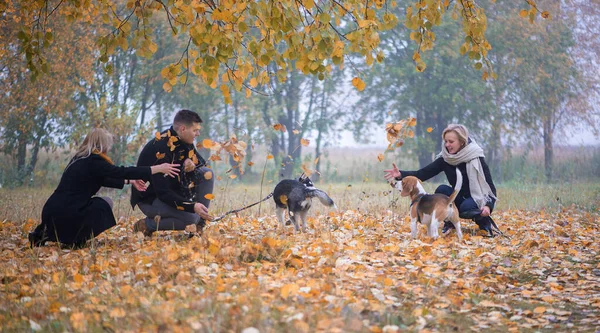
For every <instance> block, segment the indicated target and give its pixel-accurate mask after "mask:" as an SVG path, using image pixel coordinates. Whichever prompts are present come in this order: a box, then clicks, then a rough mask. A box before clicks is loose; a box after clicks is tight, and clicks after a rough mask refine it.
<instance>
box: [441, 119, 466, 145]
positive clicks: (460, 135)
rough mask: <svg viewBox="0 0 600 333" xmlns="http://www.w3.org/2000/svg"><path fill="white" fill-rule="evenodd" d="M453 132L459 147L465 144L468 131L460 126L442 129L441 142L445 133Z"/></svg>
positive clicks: (449, 126)
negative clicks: (459, 144)
mask: <svg viewBox="0 0 600 333" xmlns="http://www.w3.org/2000/svg"><path fill="white" fill-rule="evenodd" d="M448 132H454V133H456V135H457V136H458V141H460V143H461V146H464V145H466V144H467V142H468V140H469V130H468V129H467V128H466V127H465V125H460V124H450V125H448V127H446V128H445V129H444V131H443V132H442V140H445V137H446V133H448Z"/></svg>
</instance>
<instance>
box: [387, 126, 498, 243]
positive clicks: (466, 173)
mask: <svg viewBox="0 0 600 333" xmlns="http://www.w3.org/2000/svg"><path fill="white" fill-rule="evenodd" d="M442 139H443V143H442V152H441V153H440V154H439V155H438V156H437V158H436V159H435V161H433V162H432V163H431V164H429V165H427V166H425V167H424V168H422V169H420V170H418V171H400V170H398V168H397V167H396V164H393V168H392V169H390V170H385V178H386V179H387V180H388V181H391V180H392V179H396V180H402V178H403V177H406V176H414V177H417V178H419V179H420V180H422V181H426V180H428V179H430V178H432V177H434V176H436V175H437V174H439V173H440V172H442V171H443V172H444V173H445V174H446V178H447V179H448V182H449V183H450V185H452V187H450V186H448V185H440V186H439V187H438V188H437V189H436V190H435V193H442V194H445V195H447V196H450V195H451V194H452V192H453V189H452V188H453V187H455V185H456V168H458V170H460V172H461V174H462V178H463V183H462V187H461V190H460V192H459V193H458V195H457V196H456V199H455V200H454V202H455V203H456V207H457V208H458V212H459V215H460V217H461V218H464V219H473V220H474V221H475V223H477V225H478V226H479V228H480V229H482V230H485V231H487V232H488V233H489V235H490V236H491V237H493V236H494V232H495V231H498V227H497V226H496V223H495V222H494V220H492V218H491V216H490V215H491V213H492V211H493V210H494V205H495V203H496V186H495V185H494V182H493V181H492V175H491V174H490V169H489V167H488V165H487V164H486V163H485V159H484V155H483V149H481V147H480V146H479V145H478V144H477V143H476V142H475V141H474V140H471V139H470V138H469V131H468V130H467V128H466V127H465V126H463V125H457V124H450V125H448V127H446V129H444V132H443V133H442ZM452 228H454V225H453V224H452V223H450V222H447V221H445V223H444V228H443V229H442V233H446V232H448V231H449V230H450V229H452Z"/></svg>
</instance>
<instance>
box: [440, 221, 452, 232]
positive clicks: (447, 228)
mask: <svg viewBox="0 0 600 333" xmlns="http://www.w3.org/2000/svg"><path fill="white" fill-rule="evenodd" d="M452 229H454V224H453V223H452V222H450V221H444V227H443V228H442V234H443V235H445V234H446V233H447V232H449V231H450V230H452Z"/></svg>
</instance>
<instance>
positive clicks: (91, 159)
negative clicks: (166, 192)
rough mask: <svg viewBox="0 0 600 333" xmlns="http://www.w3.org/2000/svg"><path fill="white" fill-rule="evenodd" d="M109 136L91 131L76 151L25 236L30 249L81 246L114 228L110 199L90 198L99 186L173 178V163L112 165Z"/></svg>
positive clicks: (176, 168) (97, 129)
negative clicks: (162, 176) (37, 222)
mask: <svg viewBox="0 0 600 333" xmlns="http://www.w3.org/2000/svg"><path fill="white" fill-rule="evenodd" d="M112 142H113V139H112V135H111V134H110V133H109V132H108V131H106V130H104V129H101V128H96V129H93V130H92V131H91V132H90V133H89V134H88V135H87V136H86V138H85V140H84V141H83V143H82V144H81V146H80V147H79V148H78V149H77V152H76V154H75V156H73V158H72V159H71V161H70V162H69V164H68V165H67V167H66V168H65V171H64V172H63V175H62V177H61V179H60V183H59V184H58V187H57V188H56V190H55V191H54V193H52V195H51V196H50V198H48V201H46V204H45V205H44V208H43V210H42V222H41V223H40V225H38V226H37V227H36V228H35V230H34V231H33V232H31V233H30V234H29V242H30V245H31V246H41V245H43V244H44V243H45V241H55V242H60V243H62V244H64V245H67V246H71V247H81V246H83V245H85V242H86V241H87V240H89V239H91V238H94V237H96V236H98V235H99V234H100V233H102V232H103V231H104V230H107V229H108V228H110V227H112V226H114V225H116V221H115V217H114V215H113V213H112V200H110V199H109V198H106V197H97V196H94V195H95V194H96V193H97V192H98V190H100V188H101V187H102V186H104V187H112V188H123V186H124V185H125V184H129V183H131V182H130V180H131V179H133V180H138V179H143V180H149V179H150V175H151V174H155V173H164V174H165V175H169V176H176V175H177V174H178V172H179V169H178V165H177V164H169V163H164V164H160V165H155V166H152V167H123V166H115V165H114V163H113V162H112V160H111V159H110V158H109V157H108V156H107V155H106V152H107V151H108V150H110V147H111V146H112Z"/></svg>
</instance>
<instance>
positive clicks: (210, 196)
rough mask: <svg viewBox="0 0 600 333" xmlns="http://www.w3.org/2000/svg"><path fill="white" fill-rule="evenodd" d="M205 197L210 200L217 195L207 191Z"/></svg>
mask: <svg viewBox="0 0 600 333" xmlns="http://www.w3.org/2000/svg"><path fill="white" fill-rule="evenodd" d="M204 197H205V198H206V199H208V200H213V199H214V198H215V195H214V194H212V193H207V194H205V195H204Z"/></svg>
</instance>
